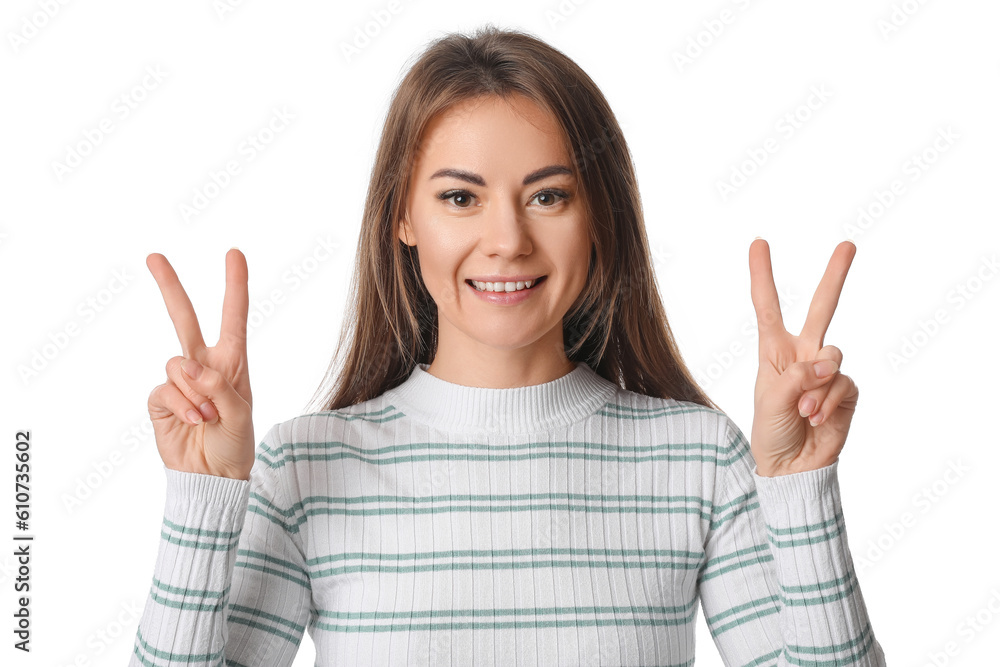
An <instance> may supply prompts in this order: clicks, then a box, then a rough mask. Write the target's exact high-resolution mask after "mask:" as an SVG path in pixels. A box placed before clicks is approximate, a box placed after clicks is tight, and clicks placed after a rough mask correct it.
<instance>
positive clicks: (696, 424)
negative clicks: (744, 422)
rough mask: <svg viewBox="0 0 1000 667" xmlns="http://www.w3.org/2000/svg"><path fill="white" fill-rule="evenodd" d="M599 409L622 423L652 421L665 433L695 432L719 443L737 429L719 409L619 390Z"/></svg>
mask: <svg viewBox="0 0 1000 667" xmlns="http://www.w3.org/2000/svg"><path fill="white" fill-rule="evenodd" d="M602 410H603V412H604V413H605V416H608V417H614V418H618V419H621V420H623V421H638V422H643V421H645V422H651V423H653V424H655V425H656V426H657V427H659V428H664V429H667V431H668V432H676V433H680V432H684V433H688V434H692V433H696V434H697V435H698V437H701V438H716V439H719V440H720V441H721V440H727V439H728V438H729V437H731V436H732V435H735V433H733V431H735V430H738V429H737V428H736V424H735V423H734V422H733V421H732V420H731V419H730V418H729V416H728V415H726V413H724V412H722V411H721V410H716V409H715V408H710V407H708V406H705V405H702V404H700V403H695V402H693V401H679V400H677V399H673V398H658V397H656V396H647V395H646V394H639V393H636V392H634V391H629V390H627V389H622V388H620V387H619V388H618V389H617V391H616V392H615V394H614V396H612V397H611V399H609V400H608V402H607V404H605V406H604V407H603V408H602Z"/></svg>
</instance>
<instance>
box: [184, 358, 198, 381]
mask: <svg viewBox="0 0 1000 667" xmlns="http://www.w3.org/2000/svg"><path fill="white" fill-rule="evenodd" d="M181 370H182V371H184V374H185V375H187V376H189V377H191V378H193V379H195V380H197V379H198V378H199V377H200V376H201V364H199V363H198V362H197V361H195V360H194V359H185V360H184V361H182V362H181Z"/></svg>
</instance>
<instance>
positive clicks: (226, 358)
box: [146, 248, 255, 480]
mask: <svg viewBox="0 0 1000 667" xmlns="http://www.w3.org/2000/svg"><path fill="white" fill-rule="evenodd" d="M146 266H147V267H149V271H150V273H152V274H153V278H154V279H155V280H156V284H157V285H158V286H159V288H160V293H161V294H162V295H163V301H164V302H165V303H166V305H167V313H168V314H169V315H170V319H171V321H172V322H173V323H174V330H175V331H176V332H177V338H178V339H179V340H180V343H181V354H182V356H178V357H172V358H171V359H170V360H169V361H167V382H166V383H164V384H161V385H159V386H157V387H155V388H154V389H153V391H152V392H151V393H150V394H149V401H148V408H149V418H150V419H151V420H152V422H153V432H154V434H155V436H156V448H157V449H158V450H159V452H160V458H162V459H163V463H164V465H165V466H166V467H168V468H171V469H173V470H180V471H183V472H197V473H201V474H206V475H218V476H221V477H232V478H235V479H244V480H245V479H249V478H250V469H251V468H252V467H253V461H254V449H255V440H254V433H253V419H252V406H253V398H252V396H251V394H250V375H249V371H248V369H247V313H248V311H249V304H250V298H249V295H248V292H247V263H246V258H245V257H244V256H243V253H242V252H240V251H239V250H238V249H236V248H233V249H231V250H230V251H229V252H228V253H226V295H225V299H224V300H223V304H222V328H221V330H220V333H219V342H218V343H216V344H215V346H214V347H206V346H205V341H204V339H203V338H202V335H201V327H199V326H198V317H197V315H195V312H194V308H193V307H192V305H191V300H190V299H188V295H187V292H185V291H184V288H183V287H182V286H181V283H180V280H178V279H177V274H176V273H175V272H174V269H173V267H172V266H170V262H168V261H167V258H166V257H164V256H163V255H161V254H159V253H152V254H150V255H149V256H148V257H146Z"/></svg>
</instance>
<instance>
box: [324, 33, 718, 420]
mask: <svg viewBox="0 0 1000 667" xmlns="http://www.w3.org/2000/svg"><path fill="white" fill-rule="evenodd" d="M483 95H492V96H497V97H499V98H501V99H509V98H510V97H511V96H513V95H524V96H527V97H528V98H529V99H531V100H532V101H533V102H535V103H536V104H538V105H539V106H540V107H542V108H543V109H546V110H548V112H550V113H551V114H553V115H554V117H555V119H556V120H557V122H558V124H559V125H560V126H561V127H562V131H563V140H564V142H565V144H566V146H567V148H568V149H569V151H570V155H571V158H572V166H571V169H572V170H573V171H574V175H575V177H576V179H577V183H578V185H579V192H580V197H581V202H582V203H583V206H584V211H585V213H586V217H587V221H588V224H589V226H590V234H591V238H592V239H594V240H595V244H594V247H593V249H592V251H591V257H590V266H589V270H588V275H587V282H586V285H585V286H584V288H583V291H582V292H581V294H580V296H579V297H578V298H577V300H576V301H575V302H574V304H573V305H572V306H571V307H570V309H569V310H568V312H567V313H566V315H565V316H564V317H563V344H564V346H565V349H566V356H567V357H568V358H569V359H570V360H571V361H574V362H577V361H582V362H585V363H587V364H588V365H589V366H590V367H591V368H592V369H594V371H596V372H597V373H598V374H599V375H601V376H602V377H604V378H605V379H607V380H609V381H611V382H613V383H615V384H617V385H618V386H620V387H622V388H624V389H627V390H630V391H634V392H637V393H640V394H647V395H650V396H656V397H660V398H673V399H676V400H683V401H692V402H695V403H699V404H701V405H704V406H706V407H711V408H714V409H718V406H716V405H715V404H714V403H713V402H712V401H711V400H710V399H709V398H708V396H707V395H706V394H705V393H704V392H703V391H702V390H701V388H700V387H699V386H698V384H697V383H696V382H695V380H694V378H693V377H692V375H691V373H690V371H689V370H688V368H687V367H686V366H685V364H684V361H683V360H682V359H681V355H680V353H679V352H678V349H677V344H676V343H675V341H674V337H673V334H672V333H671V331H670V325H669V324H668V322H667V316H666V312H665V311H664V308H663V303H662V301H661V299H660V295H659V291H658V289H657V285H656V281H655V276H654V272H653V268H652V262H651V258H650V251H649V245H648V241H647V237H646V228H645V223H644V221H643V214H642V205H641V202H640V197H639V189H638V185H637V182H636V178H635V171H634V168H633V164H632V155H631V153H630V152H629V149H628V146H627V144H626V143H625V139H624V137H623V136H622V131H621V128H620V127H619V125H618V121H617V119H616V118H615V115H614V113H613V112H612V110H611V107H610V106H609V104H608V102H607V100H606V99H605V98H604V95H603V94H602V93H601V91H600V90H599V89H598V87H597V85H596V84H595V83H594V82H593V81H592V80H591V79H590V77H589V76H588V75H587V74H586V73H585V72H584V71H583V70H582V69H581V68H580V67H579V66H578V65H577V64H576V63H575V62H573V61H572V60H571V59H570V58H569V57H568V56H566V55H565V54H563V53H562V52H561V51H559V50H557V49H555V48H553V47H552V46H550V45H548V44H546V43H545V42H543V41H541V40H540V39H538V38H536V37H534V36H532V35H530V34H528V33H525V32H522V31H519V30H512V29H511V30H502V29H499V28H497V27H494V26H492V25H490V24H487V25H485V26H482V27H480V28H478V29H477V30H476V31H475V32H474V33H473V34H471V35H465V34H461V33H450V34H447V35H445V36H444V37H441V38H439V39H437V40H435V41H433V42H431V43H430V45H429V46H428V47H427V48H426V49H425V50H424V52H423V53H422V54H420V55H419V58H418V59H417V60H416V62H415V63H414V64H413V65H412V67H410V69H409V70H408V71H407V72H406V74H405V76H404V77H403V79H402V81H401V82H400V84H399V86H398V87H397V89H396V91H395V93H394V94H393V97H392V99H391V101H390V104H389V109H388V113H387V115H386V120H385V125H384V126H383V128H382V136H381V139H380V141H379V146H378V150H377V152H376V155H375V162H374V165H373V166H372V172H371V178H370V180H369V183H368V196H367V199H366V200H365V209H364V217H363V219H362V223H361V233H360V236H359V239H358V247H357V254H356V258H355V267H354V274H353V277H352V279H351V291H350V293H351V300H350V302H349V304H348V306H347V310H348V312H347V313H346V314H345V318H344V323H343V326H342V329H341V334H340V340H339V342H338V344H337V349H336V352H335V353H334V356H333V359H332V360H331V362H330V366H329V367H328V368H327V371H326V376H325V377H324V379H323V381H322V382H321V384H320V387H319V389H317V392H316V394H315V395H314V396H313V399H315V398H316V396H318V395H320V394H321V393H322V395H323V398H322V400H321V402H320V403H319V404H318V409H319V410H336V409H339V408H342V407H346V406H349V405H354V404H357V403H360V402H362V401H365V400H368V399H371V398H374V397H376V396H378V395H380V394H382V393H383V392H385V391H387V390H389V389H391V388H393V387H395V386H397V385H399V384H400V383H402V382H403V381H404V380H405V379H406V378H407V377H409V375H410V373H411V372H412V370H413V368H414V366H415V365H416V364H418V363H430V362H431V361H432V360H433V358H434V354H435V352H436V348H437V327H438V322H437V306H436V305H435V303H434V301H433V299H432V298H431V296H430V294H429V292H428V291H427V288H426V287H425V285H424V283H423V279H422V278H421V274H420V265H419V257H418V256H417V255H414V254H413V253H412V252H411V246H408V245H406V244H405V243H403V242H402V241H401V240H400V239H399V238H398V236H397V226H398V225H399V223H400V220H401V219H402V218H403V216H404V213H405V207H406V197H407V193H408V191H409V187H410V178H411V170H412V167H413V166H414V165H415V164H416V162H417V160H418V158H419V156H420V153H421V151H422V148H421V141H422V139H423V133H424V130H425V128H426V127H427V125H428V123H429V122H430V121H431V120H432V119H433V118H434V117H435V116H436V115H437V114H439V113H441V112H443V111H445V110H447V109H448V108H449V107H451V106H452V105H454V104H456V103H458V102H462V101H464V100H466V99H470V98H477V97H480V96H483ZM345 342H346V343H347V345H348V348H347V356H346V360H345V362H344V364H342V365H340V364H338V363H337V360H338V359H339V358H340V354H341V351H342V349H343V346H344V344H345ZM338 368H339V373H338ZM331 381H332V382H331Z"/></svg>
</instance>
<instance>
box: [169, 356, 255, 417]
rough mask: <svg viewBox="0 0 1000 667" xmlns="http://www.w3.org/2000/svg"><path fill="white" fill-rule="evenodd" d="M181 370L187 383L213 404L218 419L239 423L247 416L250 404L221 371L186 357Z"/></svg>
mask: <svg viewBox="0 0 1000 667" xmlns="http://www.w3.org/2000/svg"><path fill="white" fill-rule="evenodd" d="M182 370H183V372H184V374H185V376H186V378H187V381H188V384H190V385H191V387H192V388H193V389H194V390H195V391H197V392H198V393H200V394H203V395H205V396H207V397H208V399H209V400H210V401H211V402H212V404H213V405H215V407H216V409H217V410H218V412H219V419H220V420H223V419H224V420H226V421H227V422H228V421H233V422H234V423H239V422H241V421H243V420H244V419H246V418H248V417H249V415H250V404H249V403H247V402H246V401H245V400H243V397H242V396H240V395H239V393H238V392H237V391H236V390H235V389H234V388H233V385H231V384H230V383H229V380H227V379H226V378H225V376H223V375H222V373H220V372H218V371H217V370H215V369H213V368H210V367H208V366H205V365H204V364H200V363H198V362H197V361H196V360H194V359H186V360H185V361H184V365H183V368H182Z"/></svg>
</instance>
